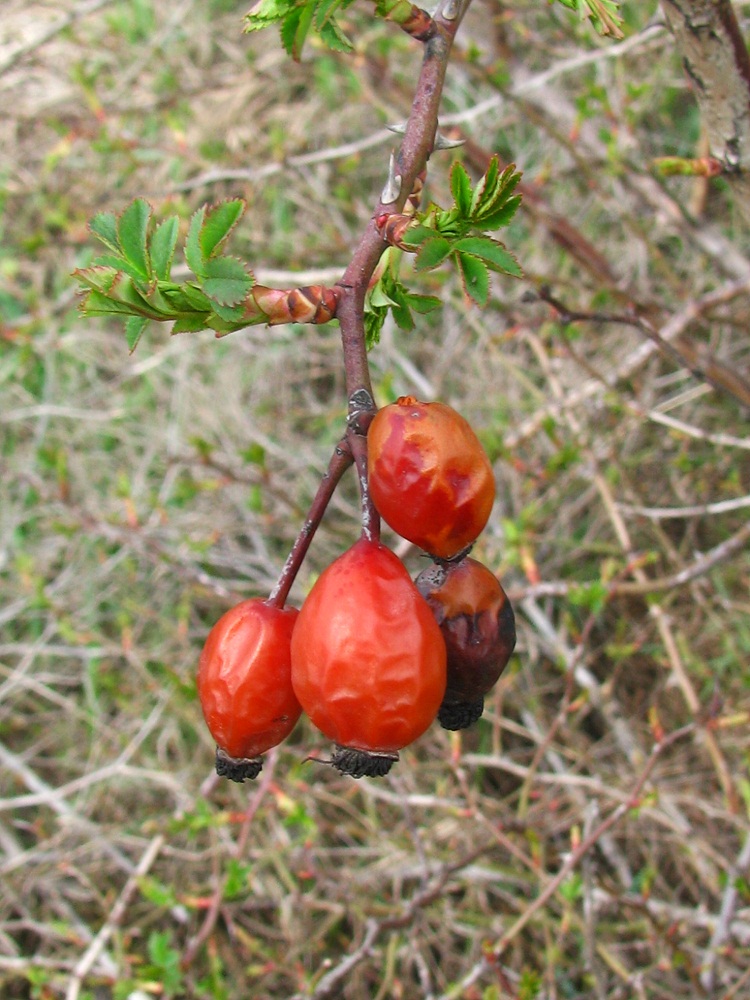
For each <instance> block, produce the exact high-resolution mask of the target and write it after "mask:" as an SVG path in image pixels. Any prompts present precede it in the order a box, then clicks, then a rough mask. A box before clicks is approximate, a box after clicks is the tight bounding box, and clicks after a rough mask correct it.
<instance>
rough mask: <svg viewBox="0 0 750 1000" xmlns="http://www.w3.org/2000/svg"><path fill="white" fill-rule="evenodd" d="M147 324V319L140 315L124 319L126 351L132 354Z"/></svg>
mask: <svg viewBox="0 0 750 1000" xmlns="http://www.w3.org/2000/svg"><path fill="white" fill-rule="evenodd" d="M147 326H148V320H147V319H144V318H143V317H141V316H129V317H128V318H127V319H126V320H125V339H126V341H127V343H128V352H129V353H130V354H132V353H133V351H134V350H135V349H136V347H137V346H138V341H139V340H140V339H141V334H142V333H143V331H144V330H145V329H146V327H147Z"/></svg>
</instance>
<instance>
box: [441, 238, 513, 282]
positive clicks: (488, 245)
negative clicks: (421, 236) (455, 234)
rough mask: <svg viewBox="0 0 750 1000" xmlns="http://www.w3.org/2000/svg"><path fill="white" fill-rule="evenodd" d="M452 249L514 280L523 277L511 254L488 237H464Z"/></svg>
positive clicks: (500, 244)
mask: <svg viewBox="0 0 750 1000" xmlns="http://www.w3.org/2000/svg"><path fill="white" fill-rule="evenodd" d="M453 247H454V249H455V250H458V251H459V252H460V253H468V254H471V255H472V256H474V257H479V258H480V259H481V260H483V261H484V263H485V264H486V265H487V266H488V267H489V268H491V269H492V270H493V271H501V272H502V273H503V274H512V275H513V276H514V277H516V278H520V277H521V276H522V275H523V271H522V270H521V268H520V266H519V263H518V261H517V260H516V258H515V257H514V256H513V254H512V253H510V252H509V251H508V250H506V249H505V247H504V246H503V245H502V243H498V241H497V240H493V239H492V238H491V237H490V236H465V237H464V238H463V239H461V240H457V241H456V243H454V244H453Z"/></svg>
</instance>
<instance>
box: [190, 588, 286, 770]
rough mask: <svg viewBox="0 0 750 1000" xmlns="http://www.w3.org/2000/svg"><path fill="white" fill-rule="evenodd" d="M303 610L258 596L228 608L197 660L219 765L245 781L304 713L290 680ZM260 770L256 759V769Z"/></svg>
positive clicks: (219, 767) (199, 678)
mask: <svg viewBox="0 0 750 1000" xmlns="http://www.w3.org/2000/svg"><path fill="white" fill-rule="evenodd" d="M298 614H299V612H298V611H297V609H296V608H283V609H281V608H277V607H274V606H273V605H271V604H268V603H266V602H265V601H263V600H260V599H257V598H254V599H252V600H249V601H243V602H242V603H241V604H238V605H237V606H236V607H234V608H232V609H231V610H230V611H227V612H226V614H224V615H222V617H221V618H220V619H219V620H218V621H217V623H216V624H215V625H214V627H213V628H212V629H211V631H210V632H209V634H208V638H207V639H206V643H205V645H204V647H203V652H202V653H201V656H200V661H199V664H198V696H199V698H200V702H201V708H202V709H203V715H204V717H205V720H206V724H207V726H208V728H209V730H210V732H211V735H212V736H213V738H214V739H215V740H216V745H217V748H218V752H217V770H218V771H219V773H221V774H225V775H226V776H227V777H231V778H234V780H242V777H238V776H237V774H236V773H234V771H235V770H236V769H234V770H233V765H232V762H231V761H229V762H227V759H226V758H227V757H229V758H234V759H235V760H237V761H238V762H239V763H242V761H246V762H247V764H246V766H245V767H244V768H240V769H239V773H241V774H242V775H243V776H244V777H254V776H255V775H254V774H253V773H252V771H253V768H252V767H251V766H250V765H251V763H252V760H253V758H256V757H257V756H258V754H261V753H263V752H264V751H265V750H269V749H270V748H271V747H274V746H276V745H277V744H278V743H280V742H281V741H282V740H283V739H284V738H285V737H287V736H288V735H289V733H291V731H292V729H293V728H294V726H295V723H296V722H297V719H299V717H300V714H301V711H302V710H301V708H300V704H299V702H298V701H297V698H296V697H295V694H294V690H293V688H292V680H291V651H290V648H291V641H292V630H293V628H294V624H295V622H296V620H297V616H298ZM258 770H260V767H259V766H257V762H256V773H257V771H258Z"/></svg>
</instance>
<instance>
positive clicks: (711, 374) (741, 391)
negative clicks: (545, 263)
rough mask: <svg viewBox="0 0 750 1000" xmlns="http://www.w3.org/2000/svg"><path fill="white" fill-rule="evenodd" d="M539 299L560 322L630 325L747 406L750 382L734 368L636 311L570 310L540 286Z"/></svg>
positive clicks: (714, 385)
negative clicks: (672, 336) (674, 337)
mask: <svg viewBox="0 0 750 1000" xmlns="http://www.w3.org/2000/svg"><path fill="white" fill-rule="evenodd" d="M538 294H539V298H540V299H542V301H543V302H547V303H549V305H551V306H552V307H553V309H555V311H556V312H557V313H558V314H559V317H560V321H561V322H562V323H563V324H566V325H567V324H572V323H580V322H588V323H608V324H611V323H617V324H621V325H624V326H632V327H634V328H635V329H636V330H639V331H640V332H641V333H643V334H645V336H647V337H648V338H649V340H651V341H653V343H654V344H655V345H656V347H657V348H658V349H659V350H660V351H661V352H662V353H663V354H666V355H667V356H668V357H670V358H671V359H672V360H673V361H675V362H676V363H677V364H678V365H680V366H682V367H684V368H687V369H688V371H689V372H690V373H691V374H692V375H694V376H695V377H696V378H698V379H701V380H703V381H705V382H708V383H709V385H711V386H713V388H714V389H716V390H718V391H719V392H724V393H728V394H729V395H731V396H733V397H734V398H735V399H736V400H737V401H738V402H740V403H742V404H743V406H748V407H750V384H748V383H747V382H746V381H745V380H744V379H743V378H742V377H741V376H740V375H738V374H737V372H736V371H732V370H731V369H729V368H727V366H726V365H724V364H723V363H722V362H721V361H719V360H718V359H717V358H715V357H713V356H712V355H710V354H709V353H708V351H705V350H702V349H700V348H696V347H695V346H694V345H692V344H688V343H685V342H680V343H679V345H678V344H676V343H675V342H674V340H670V339H668V338H666V337H664V336H663V334H662V332H661V331H660V330H657V329H656V327H655V326H654V325H653V324H652V323H651V322H649V320H647V319H646V318H645V317H644V316H641V315H639V314H638V313H635V312H633V313H630V312H625V313H616V312H612V313H610V312H599V311H596V310H595V311H592V312H589V311H585V310H579V309H571V308H570V307H569V306H567V305H566V304H565V303H563V302H561V301H560V299H558V298H556V297H555V296H554V295H552V293H551V292H550V290H549V288H548V287H547V286H545V285H542V286H541V287H540V288H539V289H538Z"/></svg>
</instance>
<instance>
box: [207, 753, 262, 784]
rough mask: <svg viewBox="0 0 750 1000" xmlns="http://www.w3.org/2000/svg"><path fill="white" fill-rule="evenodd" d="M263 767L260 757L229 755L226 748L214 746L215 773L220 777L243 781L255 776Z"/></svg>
mask: <svg viewBox="0 0 750 1000" xmlns="http://www.w3.org/2000/svg"><path fill="white" fill-rule="evenodd" d="M262 767H263V761H262V760H261V758H260V757H230V756H229V754H228V753H227V752H226V750H222V749H221V747H217V748H216V773H217V774H218V775H219V777H220V778H229V780H230V781H239V782H243V781H245V780H246V779H247V778H250V779H251V780H252V779H253V778H257V777H258V775H259V774H260V772H261V768H262Z"/></svg>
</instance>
